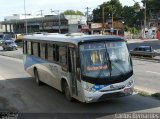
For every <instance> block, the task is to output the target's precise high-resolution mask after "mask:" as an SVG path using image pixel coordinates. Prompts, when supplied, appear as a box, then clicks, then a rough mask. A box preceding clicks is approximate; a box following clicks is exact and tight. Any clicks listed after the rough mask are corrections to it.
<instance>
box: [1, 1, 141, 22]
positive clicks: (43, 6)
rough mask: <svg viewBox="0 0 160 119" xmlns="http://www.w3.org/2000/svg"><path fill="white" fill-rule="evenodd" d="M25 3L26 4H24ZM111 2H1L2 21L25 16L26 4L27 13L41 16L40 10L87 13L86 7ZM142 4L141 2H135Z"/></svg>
mask: <svg viewBox="0 0 160 119" xmlns="http://www.w3.org/2000/svg"><path fill="white" fill-rule="evenodd" d="M24 1H25V2H24ZM107 1H109V0H1V7H0V21H3V20H4V17H5V16H12V15H13V14H24V13H25V12H24V3H25V8H26V13H28V14H32V15H40V13H41V12H40V10H43V12H42V13H43V14H44V15H47V14H51V9H52V10H60V12H63V11H65V10H79V11H82V12H85V11H86V9H85V8H86V7H89V8H91V9H90V10H89V11H90V13H91V12H92V10H93V9H95V8H97V7H98V5H101V4H102V3H103V2H107ZM135 1H136V2H140V1H141V0H135ZM120 2H121V3H122V5H123V6H124V5H128V6H131V5H133V4H134V2H133V0H120Z"/></svg>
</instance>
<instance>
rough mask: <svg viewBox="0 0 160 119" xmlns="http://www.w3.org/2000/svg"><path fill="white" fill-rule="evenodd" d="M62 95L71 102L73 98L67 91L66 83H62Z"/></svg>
mask: <svg viewBox="0 0 160 119" xmlns="http://www.w3.org/2000/svg"><path fill="white" fill-rule="evenodd" d="M64 94H65V96H66V98H67V100H68V101H70V102H71V101H73V98H72V97H71V93H70V90H69V86H68V84H67V82H65V83H64Z"/></svg>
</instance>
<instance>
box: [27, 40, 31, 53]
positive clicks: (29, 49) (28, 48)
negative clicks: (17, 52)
mask: <svg viewBox="0 0 160 119" xmlns="http://www.w3.org/2000/svg"><path fill="white" fill-rule="evenodd" d="M27 54H29V55H31V42H27Z"/></svg>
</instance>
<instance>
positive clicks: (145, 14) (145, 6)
mask: <svg viewBox="0 0 160 119" xmlns="http://www.w3.org/2000/svg"><path fill="white" fill-rule="evenodd" d="M133 1H134V2H135V3H140V2H136V1H135V0H133ZM146 1H147V0H144V27H143V35H142V37H143V38H145V28H146V18H147V17H146V16H147V2H146Z"/></svg>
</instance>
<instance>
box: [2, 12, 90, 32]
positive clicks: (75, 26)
mask: <svg viewBox="0 0 160 119" xmlns="http://www.w3.org/2000/svg"><path fill="white" fill-rule="evenodd" d="M25 18H26V19H25ZM86 20H87V19H86V17H85V16H81V15H45V16H44V17H37V16H36V17H35V16H31V15H28V16H24V15H17V14H15V15H13V16H9V17H5V20H4V21H1V22H0V24H1V25H2V26H4V28H5V31H4V32H6V33H15V34H19V33H20V34H25V33H26V31H27V33H34V32H50V33H68V32H69V33H72V32H80V31H81V27H80V26H81V25H86Z"/></svg>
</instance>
